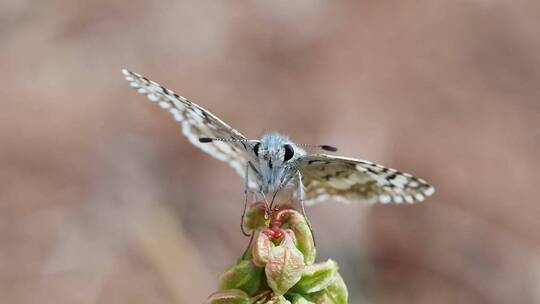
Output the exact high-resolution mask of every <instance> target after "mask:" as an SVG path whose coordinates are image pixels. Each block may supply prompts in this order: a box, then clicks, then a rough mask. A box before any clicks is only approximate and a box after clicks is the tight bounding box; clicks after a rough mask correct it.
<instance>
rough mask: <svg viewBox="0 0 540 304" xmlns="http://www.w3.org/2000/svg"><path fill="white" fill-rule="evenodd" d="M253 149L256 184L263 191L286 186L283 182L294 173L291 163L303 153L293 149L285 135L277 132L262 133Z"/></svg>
mask: <svg viewBox="0 0 540 304" xmlns="http://www.w3.org/2000/svg"><path fill="white" fill-rule="evenodd" d="M253 151H254V154H255V157H256V164H255V167H256V168H257V170H258V171H259V175H258V178H259V183H258V184H259V185H260V187H261V189H260V190H261V191H262V192H264V193H270V192H274V191H276V190H278V189H279V188H280V187H281V188H284V187H286V186H287V185H286V184H284V183H286V182H287V181H289V177H290V175H291V174H294V173H296V170H295V168H294V166H292V164H293V163H294V161H295V160H296V158H298V157H299V156H300V155H303V154H304V151H302V150H301V149H298V148H297V149H295V147H294V144H293V143H292V142H291V141H290V140H289V138H288V137H287V136H284V135H281V134H278V133H268V134H265V135H263V136H262V137H261V139H260V141H259V143H258V144H256V145H255V146H254V149H253ZM282 184H283V185H282Z"/></svg>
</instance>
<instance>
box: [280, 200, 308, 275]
mask: <svg viewBox="0 0 540 304" xmlns="http://www.w3.org/2000/svg"><path fill="white" fill-rule="evenodd" d="M276 218H277V219H278V221H280V222H282V225H283V224H288V226H289V228H290V229H292V230H293V231H294V235H295V237H296V245H297V247H298V250H300V251H301V252H302V254H303V255H304V261H305V263H306V265H311V264H313V262H315V257H316V255H317V249H316V248H315V242H314V240H313V234H312V233H311V229H309V225H308V223H307V221H306V219H305V218H304V216H302V214H300V213H299V212H298V211H296V210H293V209H283V210H281V211H279V212H278V214H277V215H276Z"/></svg>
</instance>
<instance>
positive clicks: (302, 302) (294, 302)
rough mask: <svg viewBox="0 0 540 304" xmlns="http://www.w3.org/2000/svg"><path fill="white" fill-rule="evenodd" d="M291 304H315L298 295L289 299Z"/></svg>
mask: <svg viewBox="0 0 540 304" xmlns="http://www.w3.org/2000/svg"><path fill="white" fill-rule="evenodd" d="M291 304H315V303H313V302H311V301H308V300H307V299H306V298H304V297H303V296H301V295H299V294H295V295H294V296H293V297H292V299H291Z"/></svg>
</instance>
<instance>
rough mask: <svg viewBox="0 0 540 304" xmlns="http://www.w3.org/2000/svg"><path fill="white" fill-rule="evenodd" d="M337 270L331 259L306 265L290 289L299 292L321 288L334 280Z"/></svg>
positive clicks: (304, 292)
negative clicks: (298, 279) (300, 276)
mask: <svg viewBox="0 0 540 304" xmlns="http://www.w3.org/2000/svg"><path fill="white" fill-rule="evenodd" d="M337 271H338V266H337V264H336V262H334V261H332V260H328V261H326V262H324V263H319V264H313V265H309V266H306V267H305V268H304V271H303V272H302V278H301V279H300V281H298V283H297V284H296V285H294V287H293V288H292V290H293V291H294V292H298V293H301V294H307V293H314V292H317V291H320V290H323V289H325V288H326V287H328V286H329V285H330V284H332V283H333V282H334V280H335V278H336V277H335V274H336V273H337Z"/></svg>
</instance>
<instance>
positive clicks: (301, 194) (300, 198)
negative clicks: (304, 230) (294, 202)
mask: <svg viewBox="0 0 540 304" xmlns="http://www.w3.org/2000/svg"><path fill="white" fill-rule="evenodd" d="M298 193H299V195H298V201H299V203H300V208H301V209H302V215H303V216H304V218H305V219H306V223H307V224H308V227H309V231H310V232H311V236H312V237H313V245H315V246H317V243H316V242H315V233H314V232H313V228H311V222H310V221H309V219H308V217H307V215H306V209H305V208H304V195H305V193H304V187H302V182H299V183H298Z"/></svg>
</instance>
